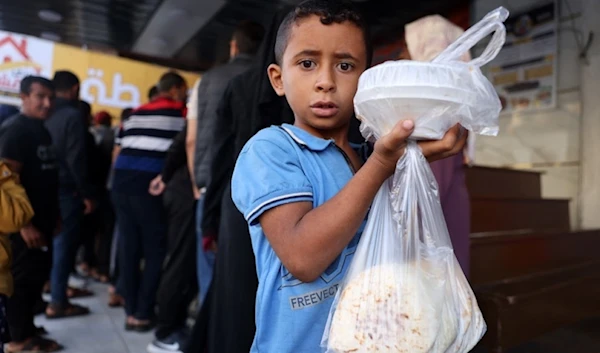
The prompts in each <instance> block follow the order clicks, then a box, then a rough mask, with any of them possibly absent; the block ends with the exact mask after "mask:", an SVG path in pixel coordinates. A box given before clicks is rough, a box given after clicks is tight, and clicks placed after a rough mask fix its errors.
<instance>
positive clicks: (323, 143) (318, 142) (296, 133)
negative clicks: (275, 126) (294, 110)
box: [281, 124, 334, 151]
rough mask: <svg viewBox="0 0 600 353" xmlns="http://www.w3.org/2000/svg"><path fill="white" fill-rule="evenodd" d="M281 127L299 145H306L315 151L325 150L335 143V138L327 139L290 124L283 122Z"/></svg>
mask: <svg viewBox="0 0 600 353" xmlns="http://www.w3.org/2000/svg"><path fill="white" fill-rule="evenodd" d="M281 128H282V129H283V131H285V132H286V133H287V134H288V135H290V137H291V138H292V139H293V140H294V141H295V142H296V143H297V144H299V145H301V146H305V147H307V148H309V149H311V150H313V151H323V150H325V149H326V148H327V147H329V145H331V144H332V143H334V141H333V140H325V139H322V138H319V137H316V136H313V135H311V134H310V133H309V132H307V131H305V130H302V129H301V128H299V127H297V126H294V125H290V124H282V125H281Z"/></svg>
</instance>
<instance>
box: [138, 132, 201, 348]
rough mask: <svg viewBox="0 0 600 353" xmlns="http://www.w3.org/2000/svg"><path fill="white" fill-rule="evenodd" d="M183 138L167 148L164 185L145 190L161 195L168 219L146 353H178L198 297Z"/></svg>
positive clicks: (182, 134)
mask: <svg viewBox="0 0 600 353" xmlns="http://www.w3.org/2000/svg"><path fill="white" fill-rule="evenodd" d="M185 137H186V131H185V129H184V130H182V131H181V132H180V133H179V134H178V135H177V136H176V137H175V139H174V140H173V144H172V145H171V147H170V148H169V153H168V155H167V160H166V162H165V166H164V168H163V171H162V172H161V178H162V181H163V183H164V185H163V184H159V187H158V188H156V189H151V190H149V192H150V194H152V195H156V196H158V195H160V194H162V195H163V202H164V205H165V210H166V212H167V217H168V221H167V223H168V235H167V256H166V258H165V263H164V265H163V269H162V276H161V280H160V285H159V287H158V292H157V294H156V309H157V317H156V332H155V339H154V341H152V342H151V343H150V344H149V345H148V348H147V350H148V352H149V353H181V349H182V347H183V346H184V345H185V344H186V343H187V341H188V333H187V329H186V320H187V317H188V307H189V305H190V303H191V302H192V300H193V299H194V297H196V295H197V293H198V283H197V281H196V224H195V218H196V217H195V212H194V211H195V208H196V200H195V199H194V193H193V191H192V181H191V180H190V173H189V171H188V169H187V160H186V153H185Z"/></svg>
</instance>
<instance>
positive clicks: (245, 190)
mask: <svg viewBox="0 0 600 353" xmlns="http://www.w3.org/2000/svg"><path fill="white" fill-rule="evenodd" d="M263 131H264V130H263ZM259 134H260V133H259ZM257 137H259V136H258V135H257V136H255V138H253V139H251V140H250V141H249V142H248V144H246V146H245V147H244V149H243V150H242V152H241V153H240V155H239V157H238V160H237V162H236V165H235V169H234V171H233V177H232V180H231V193H232V198H233V201H234V203H235V205H236V206H237V208H238V209H239V210H240V212H241V213H242V214H243V215H244V218H246V220H247V221H248V223H249V224H253V223H255V222H256V220H257V219H258V218H259V217H260V216H261V215H262V214H263V213H264V212H266V211H268V210H270V209H272V208H274V207H277V206H280V205H284V204H288V203H293V202H302V201H308V202H312V200H313V188H312V186H311V184H310V182H309V180H308V178H307V177H306V174H305V173H304V171H303V170H302V168H301V166H300V161H299V159H298V155H297V153H296V151H295V150H294V149H293V147H292V145H291V142H288V141H287V140H284V139H282V138H279V139H266V138H265V137H266V136H264V137H262V138H257Z"/></svg>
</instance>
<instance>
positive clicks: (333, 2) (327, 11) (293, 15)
mask: <svg viewBox="0 0 600 353" xmlns="http://www.w3.org/2000/svg"><path fill="white" fill-rule="evenodd" d="M313 15H316V16H319V17H320V18H321V23H322V24H324V25H329V24H332V23H343V22H346V21H350V22H352V23H353V24H355V25H356V26H357V27H358V28H360V30H361V31H362V32H363V37H364V41H365V47H366V52H367V67H369V66H371V58H372V56H373V46H372V45H371V38H370V36H371V34H370V31H369V26H368V25H367V22H366V20H365V18H364V17H363V15H362V14H361V13H360V11H358V9H357V8H356V7H355V6H354V5H353V4H352V3H351V2H349V1H345V0H307V1H303V2H301V3H300V4H299V5H298V6H296V7H295V8H294V9H293V10H292V11H290V13H288V14H287V15H286V16H285V18H284V19H283V21H282V22H281V25H280V26H279V30H277V41H276V42H275V60H276V61H277V63H278V64H279V65H281V62H282V60H283V53H284V52H285V49H286V48H287V45H288V40H289V38H290V32H291V30H292V26H293V25H294V24H295V23H297V22H298V21H299V20H301V19H303V18H307V17H309V16H313Z"/></svg>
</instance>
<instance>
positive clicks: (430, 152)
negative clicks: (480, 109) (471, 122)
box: [419, 124, 468, 162]
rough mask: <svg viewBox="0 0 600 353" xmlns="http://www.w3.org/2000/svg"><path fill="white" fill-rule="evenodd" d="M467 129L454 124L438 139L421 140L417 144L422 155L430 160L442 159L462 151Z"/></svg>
mask: <svg viewBox="0 0 600 353" xmlns="http://www.w3.org/2000/svg"><path fill="white" fill-rule="evenodd" d="M467 136H468V131H467V130H466V129H465V128H463V127H462V126H460V125H458V124H457V125H455V126H454V127H452V128H451V129H450V130H448V131H447V132H446V134H445V135H444V137H443V138H442V139H441V140H439V141H423V142H421V143H420V144H419V145H420V147H421V150H422V151H423V155H425V157H427V160H428V161H430V162H433V161H436V160H439V159H443V158H446V157H449V156H452V155H455V154H456V153H458V152H460V151H462V149H463V148H464V146H465V143H466V141H467Z"/></svg>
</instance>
